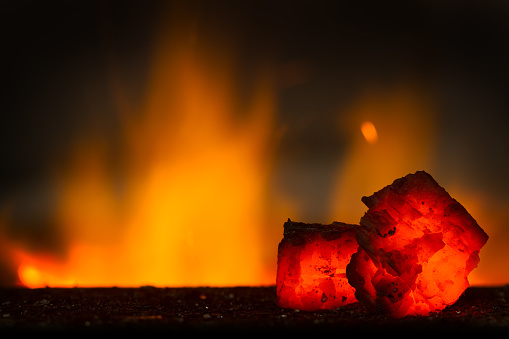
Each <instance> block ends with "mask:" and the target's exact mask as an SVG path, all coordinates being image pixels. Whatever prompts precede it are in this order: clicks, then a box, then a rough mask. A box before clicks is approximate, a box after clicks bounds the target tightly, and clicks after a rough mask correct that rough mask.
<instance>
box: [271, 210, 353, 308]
mask: <svg viewBox="0 0 509 339" xmlns="http://www.w3.org/2000/svg"><path fill="white" fill-rule="evenodd" d="M356 228H357V226H356V225H349V224H344V223H340V222H333V223H332V224H331V225H321V224H305V223H301V222H292V221H291V220H290V219H288V221H287V222H286V223H285V224H284V237H283V240H282V241H281V243H280V244H279V247H278V269H277V281H276V285H277V304H278V305H279V306H281V307H286V308H296V309H301V310H306V311H313V310H318V309H333V308H336V307H340V306H344V305H346V304H348V303H351V302H354V301H356V299H355V296H354V292H355V291H354V289H353V287H352V286H350V284H349V283H348V279H347V277H346V265H347V264H348V263H349V262H350V258H351V256H352V254H353V253H355V251H356V250H357V247H358V245H357V241H356V240H355V233H356Z"/></svg>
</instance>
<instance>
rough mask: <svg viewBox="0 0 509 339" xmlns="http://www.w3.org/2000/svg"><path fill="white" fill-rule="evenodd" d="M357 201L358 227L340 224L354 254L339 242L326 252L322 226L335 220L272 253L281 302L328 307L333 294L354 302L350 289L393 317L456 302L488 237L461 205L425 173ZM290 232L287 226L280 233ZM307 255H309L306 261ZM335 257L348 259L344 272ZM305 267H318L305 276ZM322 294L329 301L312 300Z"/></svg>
mask: <svg viewBox="0 0 509 339" xmlns="http://www.w3.org/2000/svg"><path fill="white" fill-rule="evenodd" d="M362 201H363V202H364V203H365V204H366V205H367V206H368V208H369V210H368V212H367V213H366V214H365V215H364V216H363V217H362V218H361V220H360V226H359V227H354V226H351V225H350V227H349V228H348V229H345V231H348V232H350V233H352V231H353V230H355V239H356V240H357V243H358V249H357V251H356V252H355V253H353V252H352V251H351V248H356V246H357V244H355V243H354V244H353V247H352V246H351V244H350V246H344V240H343V244H339V245H338V246H337V250H336V252H335V253H334V254H332V255H330V254H327V253H325V252H326V250H327V249H328V248H329V247H330V244H329V242H330V241H328V239H327V237H326V236H325V235H326V234H327V229H329V231H330V232H332V231H333V229H334V226H335V224H333V225H331V226H328V227H327V226H322V227H321V229H322V232H321V233H320V235H321V236H320V237H318V238H319V241H316V240H315V238H316V237H314V238H311V237H310V236H309V235H308V234H309V233H310V231H309V229H304V228H301V229H300V232H301V233H302V235H301V237H302V239H306V241H307V243H306V244H304V246H302V244H298V245H293V249H294V250H293V251H288V250H287V248H288V247H289V246H290V245H287V243H290V244H291V242H292V241H291V239H283V241H282V242H281V244H280V248H279V258H278V259H279V261H278V279H277V286H278V303H279V305H280V306H282V307H292V308H299V307H304V309H319V308H329V309H330V308H333V307H334V306H333V305H332V304H330V303H329V304H327V303H326V302H324V301H327V300H329V299H331V298H332V299H335V298H337V299H338V300H343V302H344V304H347V303H348V302H352V301H354V300H353V299H348V298H343V296H344V295H345V294H348V293H349V292H350V290H351V289H352V287H353V288H354V289H355V297H356V298H357V300H359V301H360V302H362V303H363V304H364V305H366V306H367V307H368V309H370V310H372V311H382V312H383V313H385V314H387V315H389V316H391V317H394V318H401V317H404V316H407V315H429V314H430V313H431V312H438V311H441V310H443V309H444V308H445V307H447V306H449V305H451V304H453V303H454V302H456V300H458V298H459V297H460V295H461V294H462V293H463V292H464V291H465V290H466V288H467V287H468V286H469V283H468V279H467V277H468V275H469V273H470V272H471V271H472V270H473V269H474V268H475V267H477V264H478V263H479V251H480V249H481V248H482V247H483V246H484V244H485V243H486V242H487V241H488V235H487V234H486V233H485V232H484V231H483V230H482V228H481V227H479V225H478V224H477V222H476V221H475V219H474V218H472V216H471V215H470V214H469V213H468V212H467V211H466V210H465V208H464V207H463V206H462V205H461V204H459V203H458V202H457V201H456V200H454V199H453V198H451V196H450V195H449V194H448V193H447V192H446V191H445V189H443V188H442V187H440V185H438V183H437V182H436V181H435V180H434V179H433V178H432V177H431V175H429V174H428V173H426V172H424V171H418V172H416V173H415V174H409V175H407V176H405V177H403V178H401V179H397V180H395V181H394V182H393V183H392V185H389V186H387V187H385V188H383V189H382V190H380V191H378V192H376V193H375V194H373V195H372V196H370V197H364V198H362ZM316 228H318V227H315V229H316ZM289 233H290V232H286V224H285V238H287V235H289ZM346 233H347V232H345V234H346ZM292 238H295V235H294V234H292ZM351 239H353V238H351ZM304 242H305V241H304ZM308 257H312V258H315V259H314V260H313V261H312V262H308V260H307V258H308ZM338 257H339V259H338ZM322 261H323V263H321V262H322ZM338 262H349V264H348V266H346V274H345V271H344V267H343V266H340V265H338V264H337V263H338ZM289 263H292V264H291V265H290V264H289ZM318 266H319V267H318ZM310 267H316V269H315V270H314V274H312V275H311V278H309V274H308V273H307V272H308V271H309V270H310ZM325 268H326V269H325ZM324 271H326V272H327V274H324V273H323V272H324ZM336 274H337V275H338V276H345V277H346V278H348V283H349V284H350V285H351V286H349V285H347V284H345V285H338V284H334V282H335V281H336V280H337V279H338V278H337V277H335V275H336ZM331 288H332V291H330V289H331ZM313 293H314V294H315V298H314V299H312V297H310V296H312V295H313ZM321 293H323V295H324V296H327V298H319V297H318V298H317V297H316V296H320V295H322V294H321ZM302 296H304V297H302ZM308 303H309V304H310V305H308Z"/></svg>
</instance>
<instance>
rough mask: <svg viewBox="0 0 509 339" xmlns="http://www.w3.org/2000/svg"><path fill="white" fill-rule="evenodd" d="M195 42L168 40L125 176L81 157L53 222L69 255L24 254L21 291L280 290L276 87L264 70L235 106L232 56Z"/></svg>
mask: <svg viewBox="0 0 509 339" xmlns="http://www.w3.org/2000/svg"><path fill="white" fill-rule="evenodd" d="M187 33H188V34H187V35H186V34H183V37H180V36H179V37H176V38H175V37H173V39H171V40H170V41H171V42H168V39H165V38H164V37H163V38H160V41H159V47H158V49H157V50H156V53H155V58H154V61H153V63H152V65H153V69H152V71H151V74H150V79H151V80H150V85H149V87H148V89H147V93H148V94H147V97H146V100H145V104H144V107H143V108H142V110H141V112H139V114H137V115H134V116H130V117H124V118H123V119H124V120H123V124H124V131H123V132H124V135H125V139H124V141H123V145H124V149H123V150H122V154H123V157H122V159H121V163H122V168H123V170H122V171H118V170H117V171H112V170H111V168H110V167H111V162H112V160H111V156H110V155H111V150H110V146H109V145H108V144H106V143H105V142H104V141H101V140H98V139H94V138H90V140H84V141H82V142H81V143H80V144H79V145H78V146H77V147H76V149H75V151H74V154H73V157H72V158H71V160H70V164H71V165H70V167H69V169H67V172H66V173H64V174H63V175H62V176H60V178H61V179H60V183H59V186H60V187H61V194H60V203H59V205H58V210H57V212H56V219H57V222H58V224H59V225H60V227H61V230H60V231H61V234H62V235H63V237H64V238H65V243H66V246H67V249H66V251H65V254H64V255H60V256H58V257H56V258H55V257H53V258H52V257H48V256H40V255H39V254H31V253H30V252H29V251H21V252H19V251H18V252H17V253H18V254H17V261H18V262H19V270H18V272H19V279H20V281H21V282H22V283H23V284H24V285H26V286H29V287H41V286H45V285H49V286H75V285H79V286H112V285H116V286H139V285H145V284H151V285H155V286H177V285H178V286H196V285H216V286H217V285H221V286H225V285H246V284H249V285H259V284H270V283H273V273H272V272H267V270H266V267H265V266H264V265H262V263H263V260H261V258H262V256H263V250H264V246H263V242H262V233H261V232H262V231H263V229H264V227H263V225H264V224H265V223H267V219H266V213H265V210H266V206H265V194H266V193H265V187H266V186H267V185H266V181H267V176H268V173H269V166H270V157H271V149H272V147H271V146H273V145H272V130H273V115H274V98H273V95H274V89H273V88H272V81H271V79H270V77H269V76H267V75H266V74H267V72H265V70H261V71H260V72H259V74H260V76H259V78H258V80H256V81H255V82H256V84H255V86H254V90H253V91H252V95H251V97H250V99H248V100H247V104H246V103H239V102H238V100H237V99H236V98H238V97H239V92H238V91H237V90H236V82H235V79H234V74H233V66H232V64H233V62H232V60H231V58H229V57H228V55H229V54H228V53H226V52H221V51H223V50H225V49H224V48H222V47H224V46H222V47H219V46H216V47H217V48H216V49H215V50H210V49H208V48H207V47H206V46H205V47H204V46H203V45H200V43H199V41H198V40H199V37H198V36H197V32H196V31H193V30H192V29H190V30H189V31H187ZM207 60H213V62H208V61H207Z"/></svg>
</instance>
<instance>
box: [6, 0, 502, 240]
mask: <svg viewBox="0 0 509 339" xmlns="http://www.w3.org/2000/svg"><path fill="white" fill-rule="evenodd" d="M181 6H183V7H185V8H186V10H188V11H191V12H193V13H196V17H197V18H198V20H199V22H200V24H201V25H203V27H205V28H206V29H212V30H217V31H218V32H221V34H228V35H229V38H230V39H231V41H232V42H233V43H234V44H235V50H236V51H237V53H238V59H239V60H240V62H239V64H238V65H237V66H236V67H237V68H238V76H239V79H240V83H241V84H243V83H245V86H246V88H249V81H251V80H252V78H253V77H252V72H253V69H254V65H255V64H257V62H258V61H259V60H260V59H263V58H264V59H267V60H270V62H271V63H272V65H274V69H275V70H276V71H275V72H278V74H279V73H281V74H285V72H286V71H287V70H288V69H290V70H291V69H292V67H296V69H298V70H299V72H300V73H299V72H297V76H296V77H293V78H292V77H290V78H288V77H286V78H285V77H284V76H281V79H282V80H281V83H280V86H279V87H278V88H279V89H278V92H277V103H278V115H277V124H278V125H284V126H285V130H286V133H285V134H284V136H283V137H282V139H281V141H280V143H279V145H278V149H277V155H276V165H275V170H274V173H273V179H272V185H273V186H274V190H278V191H280V192H284V194H285V195H288V196H292V197H294V199H295V200H296V201H298V202H299V204H300V206H302V209H301V212H300V213H301V217H302V218H304V219H306V221H312V220H317V221H322V222H325V221H326V220H321V219H320V216H321V215H324V214H325V213H326V212H327V211H326V207H325V206H326V204H325V203H324V202H325V201H326V200H328V199H329V198H330V195H331V194H332V193H331V190H332V188H331V184H330V182H331V178H332V177H333V176H334V175H335V172H336V168H337V166H338V165H339V164H340V163H341V159H342V156H343V152H344V150H345V149H346V147H347V137H346V136H345V135H342V134H341V133H338V131H337V128H336V127H335V126H336V125H337V115H338V114H340V113H338V112H342V111H343V109H342V108H345V107H348V105H350V104H351V103H352V102H353V101H355V99H356V98H357V97H358V96H359V95H360V93H361V92H362V90H363V89H364V88H365V86H366V83H367V82H370V83H375V84H377V85H378V86H382V87H383V86H390V85H391V84H393V83H395V82H397V81H398V80H400V79H401V78H404V77H411V78H412V79H414V81H416V82H418V83H420V84H424V86H426V88H429V89H430V91H431V93H432V95H433V98H434V100H435V102H436V106H435V107H436V112H435V113H436V117H437V118H436V140H435V142H436V146H435V154H434V163H435V164H436V165H435V166H434V169H435V172H434V176H435V178H437V180H438V181H439V182H441V183H445V184H447V183H448V182H452V181H459V182H460V183H462V184H463V185H464V186H465V187H468V189H469V190H470V191H473V192H482V193H483V195H487V196H489V197H490V199H491V200H493V201H497V202H499V205H497V206H503V207H502V208H505V207H507V208H508V209H509V196H508V194H507V190H508V189H509V180H508V179H507V173H508V172H509V157H508V154H509V132H508V128H509V95H508V93H509V92H508V90H509V84H508V81H509V62H508V60H509V49H508V47H509V45H508V44H509V20H508V19H509V5H507V4H506V3H504V2H500V1H448V2H446V3H444V2H442V1H181V2H169V1H92V0H90V1H14V0H13V1H5V0H4V1H1V2H0V42H1V50H2V52H1V53H0V63H1V64H0V79H1V81H2V85H3V86H2V92H1V93H2V95H1V100H0V112H1V115H0V206H2V208H4V209H6V208H8V209H9V213H10V215H11V222H10V223H9V225H7V226H4V227H5V228H6V229H7V233H8V234H11V235H16V236H17V237H21V238H23V239H25V241H30V242H33V243H36V244H40V246H42V247H45V246H46V247H51V246H53V245H54V243H57V242H58V234H55V232H54V231H53V228H52V225H51V223H50V222H45V220H48V219H49V218H48V217H49V213H50V211H51V206H52V203H53V202H52V201H53V200H52V199H53V198H54V196H53V192H52V187H51V184H50V183H49V182H48V180H47V176H48V171H49V169H50V168H51V167H55V166H58V164H59V163H60V162H63V161H65V159H66V156H67V154H68V153H69V152H70V151H71V150H72V147H73V144H74V141H75V140H77V139H79V138H80V136H83V135H97V136H100V137H101V138H105V139H106V140H108V142H109V143H110V144H111V145H113V146H112V147H113V148H114V149H115V147H117V148H120V147H121V145H120V142H119V139H120V136H119V133H120V132H119V126H120V124H121V119H120V115H121V114H124V113H122V112H119V105H118V97H119V96H121V97H123V98H128V100H127V102H128V103H129V105H130V107H131V108H132V111H136V107H137V105H139V104H140V101H141V99H142V97H143V94H144V89H145V88H146V82H147V72H148V67H149V62H150V57H151V52H152V51H153V47H154V44H155V41H154V36H155V35H154V31H155V30H156V29H157V27H158V25H159V24H160V23H161V21H164V20H166V19H165V18H167V17H171V15H169V16H168V11H169V12H170V14H171V11H172V8H176V7H178V8H180V7H181ZM292 74H293V73H292ZM285 79H286V80H285ZM119 81H120V82H121V84H122V93H120V94H119V93H116V92H115V91H114V90H112V88H114V87H115V84H116V83H117V82H119ZM309 164H315V165H314V166H309ZM289 168H290V169H298V172H299V175H292V173H291V170H289ZM296 171H297V170H296ZM387 184H389V183H387ZM444 186H446V185H444ZM367 193H370V192H367ZM491 200H490V201H491ZM498 213H500V215H501V216H500V217H499V218H498V219H497V220H498V222H499V223H500V225H499V226H500V227H501V228H502V229H503V232H502V235H507V234H508V233H509V230H508V229H509V227H508V225H507V222H509V212H505V211H498ZM490 241H491V240H490Z"/></svg>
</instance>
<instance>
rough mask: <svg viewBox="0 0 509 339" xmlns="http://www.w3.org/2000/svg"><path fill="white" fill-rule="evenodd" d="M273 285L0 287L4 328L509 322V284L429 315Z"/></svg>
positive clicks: (487, 325) (496, 326)
mask: <svg viewBox="0 0 509 339" xmlns="http://www.w3.org/2000/svg"><path fill="white" fill-rule="evenodd" d="M275 297H276V289H275V287H274V286H272V287H233V288H208V287H204V288H154V287H141V288H70V289H59V288H44V289H33V290H30V289H21V288H19V289H16V288H4V289H0V332H5V331H9V330H11V331H19V330H28V331H31V330H72V331H75V330H77V331H85V332H86V331H94V330H100V331H102V330H124V331H143V332H145V331H148V330H155V331H167V330H168V331H174V330H176V331H191V330H193V331H194V330H228V331H230V330H250V331H251V330H270V331H272V330H278V331H282V330H283V331H287V330H298V331H302V330H312V331H321V330H324V331H338V332H342V331H345V330H348V331H351V330H381V329H387V330H415V329H418V330H437V329H440V330H451V331H459V330H468V331H474V330H482V331H485V330H492V331H505V330H509V286H505V287H490V288H487V287H486V288H479V287H477V288H476V287H471V288H469V289H467V290H466V291H465V293H464V294H463V295H462V296H461V298H460V299H459V300H458V301H457V302H456V303H455V304H454V305H452V306H450V307H448V308H446V309H445V310H444V311H443V312H441V313H439V314H433V315H431V316H429V317H407V318H404V319H398V320H396V319H387V318H386V317H384V316H383V315H377V314H372V313H370V312H368V311H367V310H366V309H365V308H364V307H363V306H362V305H361V304H359V303H353V304H350V305H348V306H345V307H342V308H338V309H335V310H330V311H319V312H305V311H298V310H290V309H282V308H280V307H278V306H277V305H276V304H275Z"/></svg>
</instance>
